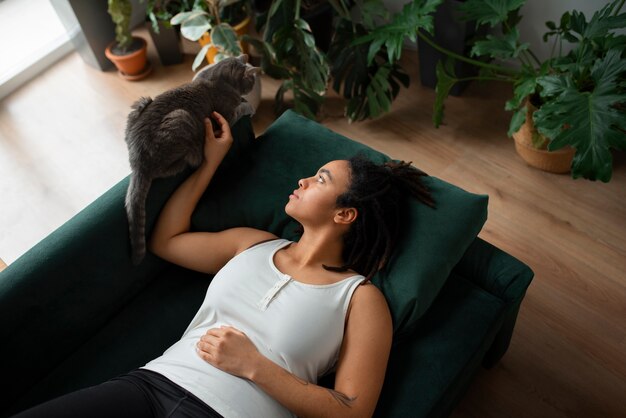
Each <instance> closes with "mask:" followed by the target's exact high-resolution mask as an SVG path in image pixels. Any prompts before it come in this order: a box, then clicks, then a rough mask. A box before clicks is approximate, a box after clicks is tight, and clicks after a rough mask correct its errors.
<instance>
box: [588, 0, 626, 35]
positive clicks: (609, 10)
mask: <svg viewBox="0 0 626 418" xmlns="http://www.w3.org/2000/svg"><path fill="white" fill-rule="evenodd" d="M615 5H616V3H615V2H613V3H609V4H607V5H605V6H604V7H603V8H602V9H601V10H599V11H597V12H595V13H594V14H593V16H592V18H591V20H590V21H589V23H588V24H587V25H586V26H585V29H584V31H583V32H579V33H581V34H582V35H583V37H584V38H587V39H593V38H601V37H604V36H606V35H607V34H608V32H609V31H611V30H613V29H622V28H624V27H626V13H622V14H620V15H618V16H613V15H612V14H613V8H614V6H615ZM581 14H582V13H581ZM583 16H584V15H583Z"/></svg>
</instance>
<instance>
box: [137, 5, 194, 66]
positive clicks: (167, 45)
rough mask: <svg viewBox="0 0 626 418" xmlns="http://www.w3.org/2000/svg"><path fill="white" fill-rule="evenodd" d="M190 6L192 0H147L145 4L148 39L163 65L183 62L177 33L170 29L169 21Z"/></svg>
mask: <svg viewBox="0 0 626 418" xmlns="http://www.w3.org/2000/svg"><path fill="white" fill-rule="evenodd" d="M142 1H143V0H142ZM192 6H193V0H148V1H147V3H146V16H147V18H148V20H149V22H150V37H151V38H152V42H153V43H154V46H155V48H156V50H157V53H158V54H159V59H160V60H161V63H162V64H163V65H174V64H180V63H181V62H183V53H182V51H181V48H180V38H179V32H178V30H176V28H174V27H172V24H171V23H170V19H172V17H174V16H175V15H177V14H179V13H181V12H185V11H189V10H191V8H192Z"/></svg>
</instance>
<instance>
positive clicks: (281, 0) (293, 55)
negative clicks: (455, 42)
mask: <svg viewBox="0 0 626 418" xmlns="http://www.w3.org/2000/svg"><path fill="white" fill-rule="evenodd" d="M308 3H311V4H312V3H315V1H309V2H308ZM318 3H326V2H325V1H318ZM328 3H330V5H331V6H332V9H333V11H334V14H335V17H334V18H333V19H329V20H330V21H331V24H332V25H333V26H334V34H333V35H332V39H331V42H330V46H329V48H328V51H327V53H325V52H324V50H323V49H322V48H319V47H318V46H324V45H322V44H323V42H319V43H318V41H317V38H316V36H315V34H314V32H313V31H312V30H311V26H310V25H309V23H308V22H307V21H306V18H305V17H302V12H303V11H304V10H306V8H305V7H303V2H302V1H299V0H272V2H271V5H270V8H269V12H268V13H267V14H266V15H264V16H263V17H262V18H261V19H260V22H261V29H263V39H262V40H254V39H251V40H250V43H251V44H252V45H254V47H255V49H257V51H259V52H260V53H261V54H262V58H263V59H262V67H263V71H264V73H266V74H268V75H270V76H271V77H274V78H277V79H282V80H284V81H283V83H282V85H281V87H280V88H279V89H278V91H277V94H276V100H275V104H276V111H277V112H280V111H281V110H282V108H283V107H284V106H283V102H284V96H285V94H286V93H287V92H288V91H291V92H292V96H293V104H294V108H295V110H296V111H298V112H299V113H301V114H303V115H305V116H307V117H309V118H315V117H316V115H317V112H318V110H319V108H320V106H321V105H322V103H323V101H324V95H325V92H326V88H327V84H328V81H329V80H330V79H331V78H332V80H333V84H332V87H333V89H334V90H335V91H337V92H338V93H340V94H342V95H343V97H344V98H345V99H346V100H347V104H346V110H345V112H346V115H347V116H348V118H349V119H350V120H351V121H354V120H363V119H366V118H374V117H377V116H379V115H380V114H382V113H383V112H386V111H388V110H389V108H390V106H391V102H392V101H393V100H394V99H395V97H396V96H397V94H398V92H399V90H400V85H401V84H402V85H404V86H405V87H406V86H408V83H409V77H408V75H407V74H406V73H404V71H403V70H402V67H401V66H400V65H399V64H398V62H397V59H394V60H388V53H389V50H388V48H386V47H385V46H382V47H381V46H380V44H379V45H378V46H379V48H378V49H377V50H376V51H375V53H374V54H373V55H370V54H369V53H368V52H369V50H370V47H371V44H372V43H373V41H372V40H371V39H367V36H369V34H370V33H371V31H372V30H374V28H376V27H377V24H376V22H377V21H381V20H385V19H387V18H388V11H387V9H386V8H385V6H384V5H383V3H382V2H376V1H373V2H363V3H361V2H356V3H355V2H351V1H347V0H336V1H329V2H328ZM419 3H422V2H419ZM312 8H313V7H312ZM412 11H413V12H414V13H415V16H417V18H418V19H421V20H423V21H425V22H430V24H431V26H432V17H431V16H429V15H428V14H429V12H430V11H432V10H431V8H430V5H429V4H418V2H417V1H416V2H415V7H413V9H412Z"/></svg>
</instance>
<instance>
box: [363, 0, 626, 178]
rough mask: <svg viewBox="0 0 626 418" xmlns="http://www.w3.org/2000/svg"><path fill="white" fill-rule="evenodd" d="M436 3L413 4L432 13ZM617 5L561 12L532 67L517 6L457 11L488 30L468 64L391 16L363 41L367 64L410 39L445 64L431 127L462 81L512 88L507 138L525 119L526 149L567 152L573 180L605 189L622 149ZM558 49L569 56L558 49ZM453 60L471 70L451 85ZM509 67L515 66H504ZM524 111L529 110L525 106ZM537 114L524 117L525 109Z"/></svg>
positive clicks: (622, 68) (484, 3)
mask: <svg viewBox="0 0 626 418" xmlns="http://www.w3.org/2000/svg"><path fill="white" fill-rule="evenodd" d="M441 1H442V0H423V1H421V0H415V1H414V3H416V2H417V3H419V4H422V5H423V4H429V5H430V6H437V5H438V4H440V3H441ZM624 2H625V0H614V1H611V2H610V3H609V4H607V5H605V6H604V7H602V8H601V9H600V10H598V11H596V12H595V13H594V14H593V16H591V18H590V19H588V18H587V17H586V16H585V15H584V14H583V13H581V12H579V11H575V10H574V11H567V12H565V13H563V15H562V17H561V19H560V21H559V22H558V23H556V22H546V26H547V31H546V33H545V35H544V37H543V39H544V41H546V42H548V41H551V42H553V48H552V55H551V56H550V57H549V58H548V59H546V60H543V61H541V60H539V59H538V58H537V56H536V55H535V54H534V53H533V52H532V50H531V48H530V46H529V44H527V43H522V42H521V41H520V33H519V29H518V24H519V22H520V20H521V18H522V17H521V15H520V13H519V11H520V8H521V7H522V6H523V5H524V3H525V0H499V1H494V0H467V1H465V2H463V3H462V4H461V5H460V6H459V9H460V11H461V13H462V14H463V15H464V19H466V20H468V21H469V20H475V21H476V25H477V26H479V25H487V26H489V27H490V28H491V30H490V31H489V32H488V34H486V35H484V36H483V37H482V38H480V39H476V40H474V41H473V45H472V49H471V57H465V56H462V55H459V54H455V53H454V52H451V51H448V50H446V49H445V48H442V47H441V46H440V45H437V44H436V43H435V42H434V41H433V40H432V38H431V37H429V36H428V34H424V33H423V32H421V31H419V32H418V31H417V29H419V25H418V24H413V23H412V22H411V21H410V19H411V17H412V16H414V13H412V11H411V9H410V7H409V6H408V5H407V6H406V7H405V9H404V10H403V11H402V12H401V13H399V14H398V15H396V16H395V17H394V19H393V22H392V24H390V25H387V26H385V27H380V28H378V29H376V30H374V31H373V32H372V33H370V34H369V35H367V36H366V37H364V38H363V41H367V42H371V44H370V45H371V47H370V50H369V56H370V59H371V57H372V56H374V55H375V54H376V53H377V51H378V50H377V48H380V47H383V46H384V47H386V49H387V51H389V53H390V57H389V58H390V60H391V59H392V58H394V57H393V56H391V54H392V52H393V51H399V49H398V46H397V45H399V42H401V40H402V39H403V38H404V37H405V36H407V35H413V34H417V36H419V37H420V38H421V39H422V40H424V41H425V42H427V43H428V44H430V45H431V46H433V47H434V48H435V49H437V50H438V51H440V52H442V53H443V54H444V55H446V56H447V57H448V60H447V61H446V62H439V64H438V65H437V79H438V80H437V87H436V92H437V93H436V99H435V105H434V115H433V121H434V123H435V125H436V126H439V124H440V123H441V122H442V119H443V111H444V102H445V99H446V98H447V96H448V93H449V91H450V89H451V87H452V86H453V85H454V84H455V83H457V82H460V81H464V80H470V79H471V80H498V81H505V82H509V83H512V85H513V87H514V93H513V98H512V99H510V100H509V101H507V102H506V105H505V109H506V110H509V111H512V112H513V115H512V118H511V123H510V127H509V130H508V134H509V136H512V135H513V134H514V133H516V132H517V131H518V130H519V129H520V127H521V126H522V124H523V123H524V122H525V120H526V119H527V116H529V118H531V119H532V122H533V123H534V127H535V129H536V130H537V132H536V134H535V135H534V136H533V137H534V141H533V143H534V145H535V146H536V147H539V148H541V147H543V148H546V149H547V150H549V151H555V150H558V149H561V148H563V147H566V146H570V147H572V148H573V149H574V150H575V154H574V158H573V160H572V162H571V172H572V176H573V177H574V178H578V177H584V178H587V179H590V180H596V179H597V180H601V181H604V182H608V181H609V180H610V179H611V175H612V165H613V164H612V155H611V148H615V149H618V150H625V149H626V57H625V50H626V35H621V34H617V33H616V30H617V29H620V28H624V27H626V13H621V11H622V7H623V6H624ZM564 43H567V44H570V46H571V49H565V48H563V46H564ZM453 60H463V61H466V62H468V63H470V64H473V65H475V66H476V67H478V68H479V69H480V72H479V74H478V75H477V76H475V77H469V78H459V77H457V76H456V75H455V73H454V70H453V65H452V63H453ZM511 63H515V65H510V64H511ZM530 105H532V106H530ZM533 107H534V108H536V109H537V110H536V111H534V112H532V113H529V109H533Z"/></svg>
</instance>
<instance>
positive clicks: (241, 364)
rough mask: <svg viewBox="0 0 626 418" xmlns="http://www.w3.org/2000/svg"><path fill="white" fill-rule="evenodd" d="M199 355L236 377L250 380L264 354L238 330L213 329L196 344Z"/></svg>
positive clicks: (224, 327)
mask: <svg viewBox="0 0 626 418" xmlns="http://www.w3.org/2000/svg"><path fill="white" fill-rule="evenodd" d="M196 351H197V353H198V355H199V356H200V357H201V358H202V359H203V360H205V361H206V362H207V363H209V364H211V365H213V366H215V367H217V368H218V369H220V370H222V371H224V372H226V373H230V374H232V375H235V376H239V377H243V378H246V379H250V376H252V374H253V372H254V369H255V367H256V366H257V365H258V363H259V361H260V360H262V354H261V353H259V350H257V348H256V347H255V345H254V343H252V341H251V340H250V339H249V338H248V337H247V336H246V334H244V333H243V332H241V331H239V330H238V329H236V328H233V327H228V326H221V327H219V328H212V329H210V330H208V331H207V332H206V334H204V335H203V336H202V338H200V341H198V343H197V344H196Z"/></svg>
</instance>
